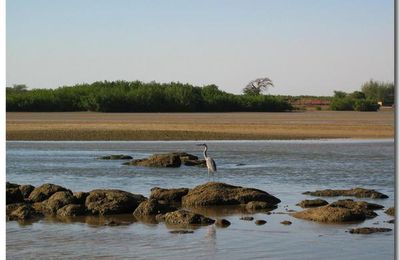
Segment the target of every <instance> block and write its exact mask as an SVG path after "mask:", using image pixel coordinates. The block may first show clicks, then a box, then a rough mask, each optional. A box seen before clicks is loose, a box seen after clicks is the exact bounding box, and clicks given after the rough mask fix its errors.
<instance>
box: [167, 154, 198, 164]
mask: <svg viewBox="0 0 400 260" xmlns="http://www.w3.org/2000/svg"><path fill="white" fill-rule="evenodd" d="M171 154H172V155H176V156H179V158H180V159H181V161H182V162H185V161H191V160H198V159H199V157H197V156H196V155H193V154H190V153H185V152H175V153H171Z"/></svg>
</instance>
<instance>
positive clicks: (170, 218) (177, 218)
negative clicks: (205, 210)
mask: <svg viewBox="0 0 400 260" xmlns="http://www.w3.org/2000/svg"><path fill="white" fill-rule="evenodd" d="M164 217H165V223H167V224H176V225H211V224H213V223H214V222H215V220H213V219H210V218H207V217H205V216H203V215H201V214H196V213H194V212H191V211H187V210H183V209H180V210H177V211H173V212H168V213H166V214H165V215H164Z"/></svg>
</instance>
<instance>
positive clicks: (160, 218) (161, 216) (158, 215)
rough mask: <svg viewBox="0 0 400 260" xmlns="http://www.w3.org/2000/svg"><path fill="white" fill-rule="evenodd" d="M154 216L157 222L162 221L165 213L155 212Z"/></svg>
mask: <svg viewBox="0 0 400 260" xmlns="http://www.w3.org/2000/svg"><path fill="white" fill-rule="evenodd" d="M155 218H156V221H158V222H164V221H165V214H157V215H156V217H155Z"/></svg>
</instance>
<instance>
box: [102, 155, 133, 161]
mask: <svg viewBox="0 0 400 260" xmlns="http://www.w3.org/2000/svg"><path fill="white" fill-rule="evenodd" d="M97 159H99V160H132V159H133V158H132V156H129V155H124V154H113V155H107V156H102V157H99V158H97Z"/></svg>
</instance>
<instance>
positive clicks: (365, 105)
mask: <svg viewBox="0 0 400 260" xmlns="http://www.w3.org/2000/svg"><path fill="white" fill-rule="evenodd" d="M378 109H379V104H378V103H377V102H375V101H374V100H370V99H358V100H356V101H355V102H354V110H356V111H377V110H378Z"/></svg>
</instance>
